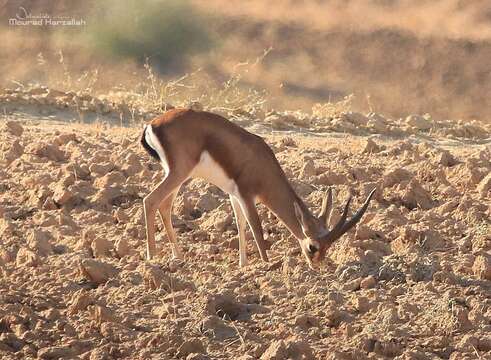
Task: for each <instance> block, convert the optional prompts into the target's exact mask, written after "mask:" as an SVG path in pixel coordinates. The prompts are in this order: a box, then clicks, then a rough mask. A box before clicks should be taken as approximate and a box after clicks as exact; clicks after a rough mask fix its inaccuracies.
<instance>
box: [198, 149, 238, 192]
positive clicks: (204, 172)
mask: <svg viewBox="0 0 491 360" xmlns="http://www.w3.org/2000/svg"><path fill="white" fill-rule="evenodd" d="M191 177H193V178H195V177H198V178H201V179H204V180H206V181H208V182H210V183H212V184H213V185H215V186H217V187H219V188H220V189H221V190H222V191H224V192H226V193H228V194H230V195H234V196H239V192H238V189H237V184H236V183H235V181H234V180H233V179H231V178H229V177H228V176H227V174H226V173H225V171H224V170H223V168H222V167H221V166H220V165H219V164H218V163H217V162H216V161H215V159H213V158H212V157H211V155H210V154H209V153H208V151H204V152H203V153H202V154H201V157H200V160H199V162H198V164H196V166H195V168H194V169H193V172H192V173H191Z"/></svg>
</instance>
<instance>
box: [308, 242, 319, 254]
mask: <svg viewBox="0 0 491 360" xmlns="http://www.w3.org/2000/svg"><path fill="white" fill-rule="evenodd" d="M307 249H308V250H309V253H311V254H315V253H316V252H317V251H319V249H318V248H317V247H316V246H315V245H312V244H309V245H308V246H307Z"/></svg>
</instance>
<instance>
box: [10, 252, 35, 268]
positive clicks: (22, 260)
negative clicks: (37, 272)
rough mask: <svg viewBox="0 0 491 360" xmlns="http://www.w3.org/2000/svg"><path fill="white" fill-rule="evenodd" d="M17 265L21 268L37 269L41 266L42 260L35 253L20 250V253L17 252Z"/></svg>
mask: <svg viewBox="0 0 491 360" xmlns="http://www.w3.org/2000/svg"><path fill="white" fill-rule="evenodd" d="M15 264H16V265H17V266H18V267H21V266H32V267H35V266H38V265H39V264H41V259H40V258H39V256H38V255H37V254H36V253H35V252H33V251H31V250H29V249H26V248H20V249H19V251H18V252H17V257H16V259H15Z"/></svg>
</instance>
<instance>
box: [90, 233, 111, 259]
mask: <svg viewBox="0 0 491 360" xmlns="http://www.w3.org/2000/svg"><path fill="white" fill-rule="evenodd" d="M91 248H92V253H93V254H94V256H95V257H104V256H110V255H111V249H112V248H113V244H112V243H111V242H110V241H109V240H107V239H106V238H105V237H97V238H96V239H95V240H94V241H92V244H91Z"/></svg>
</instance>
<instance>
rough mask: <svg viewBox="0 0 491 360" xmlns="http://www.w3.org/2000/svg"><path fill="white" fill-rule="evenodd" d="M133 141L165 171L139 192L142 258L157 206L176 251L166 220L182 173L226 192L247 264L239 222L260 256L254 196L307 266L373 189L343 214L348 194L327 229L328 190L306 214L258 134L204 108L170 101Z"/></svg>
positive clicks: (151, 247)
mask: <svg viewBox="0 0 491 360" xmlns="http://www.w3.org/2000/svg"><path fill="white" fill-rule="evenodd" d="M141 143H142V145H143V147H144V148H145V149H146V150H147V151H148V152H149V154H150V155H151V156H153V157H154V158H156V159H158V160H160V162H161V163H162V166H163V168H164V170H165V178H164V179H163V180H162V182H161V183H160V184H159V185H158V186H157V187H156V188H155V189H154V190H153V191H152V192H151V193H150V194H149V195H147V196H146V197H145V199H144V200H143V207H144V213H145V223H146V228H147V258H148V259H151V258H152V257H153V256H154V255H155V253H156V247H155V214H156V212H157V210H158V211H159V213H160V216H161V218H162V222H163V223H164V226H165V229H166V231H167V235H168V237H169V240H170V243H171V246H172V254H173V256H174V257H177V258H180V257H182V254H181V251H180V249H179V247H178V245H177V242H176V235H175V232H174V229H173V227H172V222H171V211H172V203H173V201H174V199H175V197H176V194H177V193H178V191H179V188H180V187H181V185H182V184H183V183H184V182H185V181H186V180H187V179H189V178H195V177H199V178H203V179H205V180H207V181H209V182H210V183H212V184H214V185H216V186H218V187H219V188H220V189H222V190H223V191H225V192H226V193H228V194H229V196H230V201H231V202H232V208H233V210H234V213H235V219H236V221H237V228H238V233H239V253H240V258H239V259H240V261H239V264H240V266H241V267H242V266H245V265H246V264H247V255H246V237H245V231H246V222H247V223H248V224H249V226H250V229H251V231H252V234H253V236H254V240H255V241H256V245H257V248H258V250H259V254H260V256H261V259H263V260H264V261H268V256H267V254H266V248H267V246H266V242H265V240H264V239H263V230H262V226H261V220H260V219H259V216H258V213H257V210H256V203H257V202H261V203H262V204H264V205H265V206H266V207H268V208H269V209H270V210H271V211H272V212H273V213H274V214H275V215H276V216H277V217H278V218H279V219H280V220H281V221H282V222H283V223H284V224H285V225H286V226H287V228H288V229H289V230H290V231H291V232H292V234H293V235H295V237H296V238H297V239H298V241H299V243H300V247H301V249H302V252H303V253H304V255H305V257H306V259H307V261H308V263H309V266H310V267H312V264H313V261H314V262H318V261H320V260H322V258H323V257H324V254H325V252H326V250H327V248H329V246H330V245H331V244H332V243H333V242H334V241H335V240H336V239H338V238H340V237H341V236H342V235H343V234H344V233H346V232H347V231H348V230H349V229H351V228H352V227H353V226H354V225H355V224H356V223H357V222H358V221H359V220H360V219H361V217H362V216H363V214H364V213H365V211H366V210H367V207H368V204H369V202H370V199H371V197H372V195H373V193H374V191H375V190H373V191H372V192H371V193H370V195H368V197H367V199H366V201H365V203H364V204H363V206H362V207H361V208H360V210H358V212H357V213H356V214H355V215H353V217H352V218H351V219H350V220H348V221H346V217H347V213H348V207H349V203H350V200H348V202H347V203H346V206H345V207H344V211H343V214H342V216H341V218H340V220H339V221H338V223H337V224H336V225H335V226H334V227H333V228H332V229H331V230H328V223H329V217H330V213H331V210H332V192H331V190H329V191H328V192H327V196H326V197H325V199H324V202H323V204H322V210H321V212H320V216H319V217H316V216H314V215H312V213H311V212H310V211H309V209H308V208H307V206H306V205H305V204H304V202H303V201H302V200H301V199H300V198H299V197H298V196H297V194H296V193H295V191H294V190H293V188H292V186H291V185H290V183H289V182H288V180H287V178H286V176H285V173H284V172H283V170H282V169H281V167H280V164H279V163H278V160H277V159H276V157H275V156H274V154H273V151H271V149H270V148H269V146H268V145H267V144H266V143H265V142H264V140H263V139H262V138H261V137H259V136H257V135H254V134H251V133H249V132H247V131H246V130H244V129H242V128H241V127H239V126H237V125H235V124H233V123H232V122H230V121H228V120H227V119H225V118H223V117H222V116H219V115H216V114H212V113H209V112H202V111H193V110H186V109H173V110H170V111H167V112H166V113H164V114H163V115H161V116H159V117H157V118H155V119H154V120H153V121H152V122H151V123H150V124H148V125H146V126H145V129H144V131H143V134H142V138H141Z"/></svg>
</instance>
